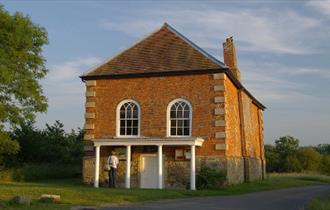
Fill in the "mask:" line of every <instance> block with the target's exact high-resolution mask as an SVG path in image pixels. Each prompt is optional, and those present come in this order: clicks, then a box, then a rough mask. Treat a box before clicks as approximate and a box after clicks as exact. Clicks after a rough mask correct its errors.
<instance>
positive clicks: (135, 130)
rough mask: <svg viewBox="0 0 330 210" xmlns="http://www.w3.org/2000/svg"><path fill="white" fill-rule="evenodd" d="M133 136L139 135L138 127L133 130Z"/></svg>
mask: <svg viewBox="0 0 330 210" xmlns="http://www.w3.org/2000/svg"><path fill="white" fill-rule="evenodd" d="M132 135H135V136H136V135H138V128H137V127H134V128H133V133H132Z"/></svg>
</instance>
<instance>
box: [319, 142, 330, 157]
mask: <svg viewBox="0 0 330 210" xmlns="http://www.w3.org/2000/svg"><path fill="white" fill-rule="evenodd" d="M315 149H316V151H318V152H319V153H320V154H321V155H330V144H319V145H317V146H316V147H315Z"/></svg>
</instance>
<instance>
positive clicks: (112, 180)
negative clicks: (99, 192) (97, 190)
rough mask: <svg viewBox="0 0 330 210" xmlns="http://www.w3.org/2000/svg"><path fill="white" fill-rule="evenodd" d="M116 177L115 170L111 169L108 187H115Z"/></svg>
mask: <svg viewBox="0 0 330 210" xmlns="http://www.w3.org/2000/svg"><path fill="white" fill-rule="evenodd" d="M116 176H117V169H116V168H113V167H111V170H110V171H109V187H113V188H115V187H116Z"/></svg>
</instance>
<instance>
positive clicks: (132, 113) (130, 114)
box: [117, 100, 140, 137]
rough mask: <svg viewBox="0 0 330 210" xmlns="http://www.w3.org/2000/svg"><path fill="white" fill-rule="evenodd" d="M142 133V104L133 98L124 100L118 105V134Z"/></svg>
mask: <svg viewBox="0 0 330 210" xmlns="http://www.w3.org/2000/svg"><path fill="white" fill-rule="evenodd" d="M139 135H140V106H139V104H138V103H137V102H135V101H133V100H124V101H122V102H120V103H119V104H118V106H117V136H123V137H134V136H139Z"/></svg>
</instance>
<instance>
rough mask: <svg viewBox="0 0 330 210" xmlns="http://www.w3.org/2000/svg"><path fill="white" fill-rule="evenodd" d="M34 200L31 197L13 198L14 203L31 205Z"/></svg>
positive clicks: (19, 196) (20, 196)
mask: <svg viewBox="0 0 330 210" xmlns="http://www.w3.org/2000/svg"><path fill="white" fill-rule="evenodd" d="M31 200H32V196H31V195H18V196H15V197H14V198H13V202H14V203H18V204H24V205H28V206H29V205H30V204H31Z"/></svg>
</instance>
